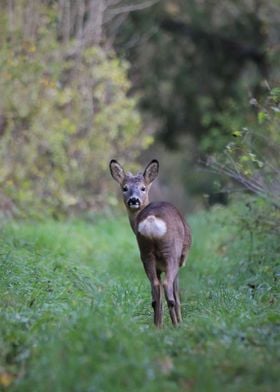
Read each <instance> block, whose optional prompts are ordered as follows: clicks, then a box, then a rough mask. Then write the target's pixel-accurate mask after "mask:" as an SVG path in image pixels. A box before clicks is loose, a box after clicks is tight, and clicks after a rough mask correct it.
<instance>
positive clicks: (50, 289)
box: [0, 206, 280, 392]
mask: <svg viewBox="0 0 280 392" xmlns="http://www.w3.org/2000/svg"><path fill="white" fill-rule="evenodd" d="M238 209H239V207H237V206H236V207H232V208H231V209H230V210H226V209H221V208H220V209H217V208H216V209H213V210H212V211H211V212H210V213H209V212H208V213H201V214H198V215H196V216H193V217H191V218H190V224H191V227H192V230H193V237H194V243H193V247H192V251H191V254H190V257H189V261H188V263H187V265H186V267H185V268H184V269H182V271H181V272H180V278H181V280H180V282H181V292H182V303H183V318H184V321H183V323H182V325H181V326H180V327H178V328H176V329H175V328H173V327H172V326H171V324H170V320H169V318H168V315H167V312H165V313H166V318H165V325H164V327H163V328H162V329H161V330H156V329H155V328H154V327H153V325H152V310H151V306H150V302H151V299H150V288H149V282H148V280H147V278H146V277H145V274H144V271H143V267H142V265H141V263H140V261H139V256H138V250H137V247H136V243H135V239H134V238H133V234H132V233H131V232H130V228H129V225H128V223H127V221H126V220H125V219H119V218H111V219H100V218H99V219H96V220H95V221H93V222H85V221H77V220H71V221H66V222H57V221H51V220H49V221H47V222H43V223H38V222H30V221H28V222H18V223H17V222H12V223H9V224H6V225H4V226H3V227H2V228H1V232H0V249H1V250H0V253H1V254H0V268H1V272H0V304H1V317H0V389H1V388H2V389H3V390H9V391H38V392H39V391H98V392H100V391H106V392H107V391H114V392H115V391H145V392H146V391H159V390H161V391H189V390H193V391H215V392H216V391H259V392H265V391H276V390H278V389H279V387H280V382H279V368H278V364H277V361H278V360H279V341H278V340H277V338H278V337H279V329H280V323H279V321H280V320H279V313H278V309H279V307H278V303H277V295H278V291H277V283H278V282H277V280H278V278H279V271H277V263H278V264H279V256H277V246H278V247H279V245H277V241H276V239H275V241H274V240H273V239H271V238H270V240H269V241H270V242H269V243H268V240H267V239H266V240H265V239H264V238H262V239H261V240H259V239H258V238H257V237H256V238H253V240H252V238H251V235H250V233H249V232H248V231H246V230H242V231H241V230H240V229H239V228H238V226H237V225H236V224H232V216H234V215H235V212H236V211H237V210H238ZM252 241H253V242H252ZM258 241H259V242H258ZM260 241H261V242H262V244H263V246H261V242H260ZM265 241H266V242H265ZM278 251H279V248H278ZM264 255H266V256H264ZM278 255H279V253H278ZM277 257H278V259H277ZM278 363H279V362H278Z"/></svg>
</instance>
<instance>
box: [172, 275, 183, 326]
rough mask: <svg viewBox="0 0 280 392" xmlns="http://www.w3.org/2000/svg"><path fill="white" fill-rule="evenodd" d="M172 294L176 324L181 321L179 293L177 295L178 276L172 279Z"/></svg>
mask: <svg viewBox="0 0 280 392" xmlns="http://www.w3.org/2000/svg"><path fill="white" fill-rule="evenodd" d="M173 292H174V298H175V312H176V317H177V320H178V322H179V323H180V322H181V321H182V314H181V301H180V293H179V277H178V275H177V276H176V278H175V279H174V283H173Z"/></svg>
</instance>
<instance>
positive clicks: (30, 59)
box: [0, 2, 152, 214]
mask: <svg viewBox="0 0 280 392" xmlns="http://www.w3.org/2000/svg"><path fill="white" fill-rule="evenodd" d="M24 4H25V3H24V2H22V3H21V5H18V10H17V11H18V14H17V15H21V13H22V14H23V15H24ZM38 7H39V11H40V27H39V28H38V31H37V33H36V35H35V37H33V38H32V39H30V40H26V38H24V35H23V29H24V26H21V24H20V22H18V25H17V26H15V27H14V31H13V33H12V35H11V33H10V31H9V29H8V23H6V25H4V26H6V28H3V27H2V28H1V29H2V33H3V35H2V37H1V41H2V47H1V50H0V68H1V74H0V88H1V91H3V92H5V93H4V94H1V97H0V116H1V120H2V122H1V125H2V127H1V131H0V186H1V188H2V190H3V192H4V194H5V196H7V197H9V198H10V199H11V200H12V201H13V202H14V203H15V204H16V205H17V206H19V207H20V208H21V211H25V213H27V214H28V213H30V209H31V208H32V209H33V212H35V213H38V212H39V213H42V212H49V213H50V212H53V213H58V212H63V211H66V210H68V209H69V208H71V207H75V208H77V209H83V208H90V207H93V208H96V207H97V206H100V205H102V204H103V200H104V197H105V195H106V194H107V193H108V186H107V181H106V180H105V179H104V178H105V176H106V175H107V164H108V161H109V159H110V158H111V157H112V156H115V155H120V154H121V155H122V156H123V158H124V159H125V158H126V157H127V156H129V157H130V159H133V158H135V156H136V155H137V154H138V153H139V150H141V149H142V148H145V147H147V146H148V145H149V144H150V143H151V141H152V139H151V137H150V136H147V135H145V134H143V133H142V132H141V121H140V117H139V114H138V112H137V110H136V104H137V99H136V98H133V97H128V92H129V89H130V87H131V86H130V83H129V81H128V79H127V68H128V65H127V64H126V63H125V62H120V61H119V60H118V58H117V57H116V55H115V54H114V52H113V51H111V52H108V51H107V52H105V51H104V50H103V49H102V48H101V47H99V46H85V45H82V43H81V42H79V41H76V40H73V41H69V42H66V43H65V42H60V41H59V40H58V38H57V35H56V25H55V18H54V15H55V11H56V12H57V9H56V8H55V7H56V5H53V6H51V5H49V6H47V5H46V6H45V5H44V4H43V2H42V3H41V4H39V5H38ZM53 7H54V8H53ZM7 12H8V11H7ZM6 17H7V16H6Z"/></svg>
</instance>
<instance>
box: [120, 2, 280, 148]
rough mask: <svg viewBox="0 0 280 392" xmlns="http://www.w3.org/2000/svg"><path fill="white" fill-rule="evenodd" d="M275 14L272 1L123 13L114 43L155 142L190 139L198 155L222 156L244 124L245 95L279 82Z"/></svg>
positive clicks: (176, 143) (160, 6) (248, 115)
mask: <svg viewBox="0 0 280 392" xmlns="http://www.w3.org/2000/svg"><path fill="white" fill-rule="evenodd" d="M279 15H280V14H279V2H278V0H268V1H265V2H264V1H261V2H257V1H253V2H251V1H236V0H225V1H223V2H218V1H210V2H209V1H199V0H184V1H182V0H173V1H169V0H163V1H159V2H157V3H156V4H155V5H154V6H153V7H152V8H151V9H148V10H146V11H145V10H144V11H142V12H139V13H136V12H135V13H131V14H130V15H129V17H128V18H127V20H126V22H125V23H124V24H123V26H122V29H121V30H120V33H119V35H118V37H117V38H118V39H117V42H116V46H117V48H118V50H119V52H120V53H123V52H124V51H123V48H124V47H125V49H126V50H125V52H124V53H125V55H128V56H129V60H130V61H131V63H132V70H131V74H132V75H133V72H134V71H135V74H136V75H137V87H139V88H141V91H142V90H144V91H145V94H144V95H143V98H142V100H141V102H142V108H143V110H144V111H148V112H151V113H152V114H153V117H155V118H157V119H158V131H159V134H160V137H161V141H163V142H164V143H165V144H166V145H168V146H171V147H177V148H180V147H181V143H180V136H181V135H192V136H193V137H194V138H195V140H196V141H198V143H199V145H200V148H201V150H203V151H204V152H205V151H207V152H209V151H221V150H222V149H223V148H224V145H225V144H226V138H228V136H229V134H231V132H232V131H235V129H236V128H239V127H240V126H241V124H242V123H243V122H244V121H246V122H247V124H248V120H249V121H250V119H252V112H251V110H250V109H249V110H248V106H247V101H248V96H254V97H257V98H258V99H259V98H260V97H262V95H263V93H265V83H263V80H264V79H265V80H268V81H269V83H271V84H273V83H277V80H278V79H279V72H278V70H279V51H278V50H277V44H276V42H277V41H279V28H278V26H279ZM135 43H136V44H135ZM127 48H128V49H127Z"/></svg>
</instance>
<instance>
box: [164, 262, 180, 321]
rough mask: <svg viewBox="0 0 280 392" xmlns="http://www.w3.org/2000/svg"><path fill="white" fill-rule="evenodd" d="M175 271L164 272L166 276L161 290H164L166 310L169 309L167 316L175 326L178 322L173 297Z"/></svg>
mask: <svg viewBox="0 0 280 392" xmlns="http://www.w3.org/2000/svg"><path fill="white" fill-rule="evenodd" d="M177 272H178V271H177V269H176V271H172V269H170V270H167V271H166V276H165V279H164V281H163V288H164V294H165V298H166V301H167V305H168V309H169V314H170V318H171V321H172V324H173V325H174V326H176V325H177V324H178V322H179V321H180V320H179V319H178V317H177V312H176V298H175V295H174V289H173V287H174V279H175V278H176V275H177Z"/></svg>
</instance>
